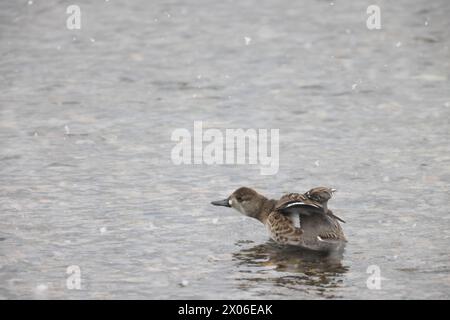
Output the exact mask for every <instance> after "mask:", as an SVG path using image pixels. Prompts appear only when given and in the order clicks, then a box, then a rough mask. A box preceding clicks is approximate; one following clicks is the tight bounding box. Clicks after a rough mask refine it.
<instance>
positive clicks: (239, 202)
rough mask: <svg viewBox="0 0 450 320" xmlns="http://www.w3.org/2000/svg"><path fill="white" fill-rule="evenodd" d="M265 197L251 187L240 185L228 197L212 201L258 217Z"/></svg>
mask: <svg viewBox="0 0 450 320" xmlns="http://www.w3.org/2000/svg"><path fill="white" fill-rule="evenodd" d="M266 200H267V199H266V198H265V197H264V196H262V195H260V194H259V193H258V192H256V191H255V190H253V189H250V188H247V187H242V188H239V189H237V190H236V191H234V192H233V193H232V194H231V195H230V196H229V197H228V198H226V199H224V200H219V201H213V202H211V204H213V205H215V206H224V207H229V208H233V209H235V210H237V211H239V212H240V213H242V214H243V215H246V216H248V217H253V218H258V216H259V214H260V213H261V210H262V207H263V206H264V203H265V201H266Z"/></svg>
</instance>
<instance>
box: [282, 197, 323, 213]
mask: <svg viewBox="0 0 450 320" xmlns="http://www.w3.org/2000/svg"><path fill="white" fill-rule="evenodd" d="M275 210H277V211H279V212H281V213H284V214H300V215H310V214H313V213H320V212H322V213H323V206H322V205H321V204H320V203H318V202H316V201H314V200H311V199H309V198H308V197H306V196H305V195H303V194H301V193H289V194H286V195H284V196H282V197H281V198H280V200H278V202H277V203H276V205H275Z"/></svg>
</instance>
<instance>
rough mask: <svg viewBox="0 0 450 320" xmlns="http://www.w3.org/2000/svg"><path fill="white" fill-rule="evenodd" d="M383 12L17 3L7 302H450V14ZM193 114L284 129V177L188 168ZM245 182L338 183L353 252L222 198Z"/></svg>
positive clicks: (434, 6) (10, 57) (6, 196)
mask: <svg viewBox="0 0 450 320" xmlns="http://www.w3.org/2000/svg"><path fill="white" fill-rule="evenodd" d="M376 2H377V4H379V5H380V7H381V10H382V11H381V13H382V29H381V30H373V31H370V30H368V29H367V28H366V18H367V15H366V8H367V6H368V5H370V4H373V3H372V1H370V2H367V1H353V2H350V1H334V2H333V3H330V2H328V1H319V0H307V1H296V2H293V1H288V0H283V1H276V2H275V1H266V0H263V1H256V0H244V1H242V0H239V1H231V0H226V1H210V0H194V1H189V2H188V1H180V0H171V1H156V0H155V1H143V0H141V1H115V0H110V1H95V2H93V1H77V3H78V4H79V5H80V8H81V11H82V28H81V30H68V29H67V28H66V18H67V14H66V8H67V6H68V5H70V4H73V3H72V2H68V1H56V0H51V1H38V0H34V1H32V2H31V1H30V2H28V1H18V0H17V1H2V2H1V3H0V56H1V60H0V88H1V93H0V150H1V153H0V183H1V188H0V215H1V216H0V217H1V219H0V298H3V299H21V298H27V299H41V298H57V299H80V298H87V299H112V298H123V299H132V298H138V299H142V298H146V299H165V298H167V299H175V298H181V299H187V298H192V299H196V298H200V299H206V298H209V299H229V298H233V299H255V298H258V299H305V298H309V299H318V298H319V299H321V298H326V299H329V298H336V299H361V298H367V299H381V298H386V299H419V298H422V299H423V298H424V299H431V298H437V299H448V298H449V297H450V252H449V243H450V231H449V229H450V228H449V226H450V215H449V209H448V204H449V200H450V197H449V194H450V193H449V185H450V154H449V139H450V126H449V125H450V123H449V119H450V90H449V89H450V81H449V76H450V54H449V44H450V20H449V18H448V17H449V14H450V2H448V1H446V0H440V1H433V2H430V1H424V0H414V1H406V0H402V1H376ZM246 38H247V39H246ZM249 39H250V40H249ZM194 121H203V124H204V126H205V127H208V128H218V129H221V130H225V129H226V128H267V129H271V128H278V129H280V169H279V172H278V174H276V175H273V176H263V175H260V170H259V168H258V167H257V166H248V165H209V166H208V165H191V166H188V165H181V166H176V165H174V164H173V163H172V160H171V150H172V148H173V147H174V142H173V141H171V140H170V137H171V133H172V132H173V130H175V129H176V128H187V129H189V130H192V129H193V123H194ZM243 185H245V186H249V187H253V188H255V189H256V190H258V191H259V192H261V193H263V194H265V195H267V196H268V197H274V198H275V197H279V196H281V195H282V194H283V193H284V192H288V191H291V192H294V191H306V190H307V189H309V188H310V187H313V186H318V185H326V186H332V187H334V188H336V189H338V192H337V194H336V196H335V198H334V199H333V200H332V201H331V202H330V207H331V208H332V209H333V210H334V212H335V213H336V214H337V215H339V216H341V217H342V218H343V219H344V220H346V221H347V223H346V224H345V225H344V226H343V227H344V231H345V233H346V236H347V238H348V239H349V243H348V245H347V247H346V249H345V252H344V253H343V255H342V256H328V257H323V256H320V255H314V254H310V253H304V252H299V251H298V250H296V249H293V248H280V247H279V246H277V245H275V244H273V243H272V242H271V241H269V240H268V236H267V234H266V232H265V229H264V227H263V226H262V225H261V224H259V222H257V221H254V220H251V219H249V218H245V217H243V216H241V215H239V213H237V212H234V211H232V210H229V209H227V208H218V207H213V206H211V205H210V204H209V202H210V201H211V200H218V199H222V198H224V197H226V196H228V194H229V193H231V192H232V191H233V190H234V189H236V188H237V187H240V186H243ZM71 265H76V266H79V267H80V269H81V279H82V282H81V290H69V289H68V288H67V287H66V279H67V277H68V275H67V274H66V269H67V267H68V266H71ZM371 265H376V266H378V267H379V268H380V270H381V277H382V282H381V289H380V290H370V289H368V288H367V286H366V281H367V278H368V276H369V274H367V273H366V271H367V268H368V267H369V266H371Z"/></svg>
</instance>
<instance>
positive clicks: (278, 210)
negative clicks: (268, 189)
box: [211, 187, 347, 251]
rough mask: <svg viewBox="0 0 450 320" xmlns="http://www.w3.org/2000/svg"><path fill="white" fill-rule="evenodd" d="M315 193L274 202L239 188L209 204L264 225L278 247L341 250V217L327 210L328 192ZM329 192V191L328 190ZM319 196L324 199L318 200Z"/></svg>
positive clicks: (295, 194)
mask: <svg viewBox="0 0 450 320" xmlns="http://www.w3.org/2000/svg"><path fill="white" fill-rule="evenodd" d="M311 191H312V192H311ZM316 191H317V192H318V193H316V192H315V191H314V189H311V190H310V192H309V193H308V192H306V193H305V194H302V193H289V194H286V195H283V196H282V197H281V198H280V199H278V200H275V199H269V198H267V197H265V196H263V195H262V194H260V193H258V192H256V191H255V190H253V189H251V188H248V187H241V188H238V189H237V190H235V191H234V192H233V193H232V194H231V195H230V196H229V197H228V198H226V199H224V200H219V201H212V202H211V204H212V205H214V206H224V207H229V208H233V209H235V210H237V211H238V212H240V213H241V214H243V215H245V216H247V217H251V218H254V219H256V220H258V221H260V222H261V223H263V224H264V225H265V226H266V229H267V231H268V233H269V236H270V238H271V239H272V240H273V241H275V242H276V243H278V244H283V245H291V246H298V247H301V248H304V249H308V250H313V251H332V250H339V249H342V248H343V247H344V246H345V243H346V242H347V239H346V237H345V235H344V232H343V230H342V227H341V225H340V224H339V219H340V218H339V219H338V218H337V217H336V216H334V214H333V213H332V212H331V210H329V209H328V207H327V201H328V200H329V199H326V200H324V199H325V198H327V197H328V195H326V194H325V192H328V191H324V190H323V189H317V190H316ZM329 191H330V192H331V189H330V190H329ZM320 192H324V193H323V194H322V193H320ZM332 193H333V192H331V193H330V195H332ZM318 195H322V196H324V195H325V197H324V198H323V199H321V198H319V197H318ZM330 198H331V196H330ZM322 200H324V201H325V202H324V201H322Z"/></svg>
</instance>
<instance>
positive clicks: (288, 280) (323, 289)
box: [233, 240, 349, 298]
mask: <svg viewBox="0 0 450 320" xmlns="http://www.w3.org/2000/svg"><path fill="white" fill-rule="evenodd" d="M246 243H247V244H248V242H244V243H242V242H238V243H236V245H237V246H244V245H246ZM342 258H343V250H341V251H334V252H328V253H325V252H317V251H311V250H305V249H302V248H299V247H296V246H286V245H280V244H277V243H276V242H274V241H272V240H269V241H268V242H266V243H264V244H259V245H256V246H253V247H250V248H249V247H246V248H244V249H242V250H240V251H239V252H236V253H234V254H233V259H234V260H235V261H236V262H237V266H238V268H239V279H237V280H239V287H240V288H241V289H250V288H251V287H253V286H257V285H258V286H260V285H261V284H262V283H266V284H268V285H271V286H275V287H283V288H289V289H291V290H292V289H298V290H300V291H310V290H311V289H314V291H315V294H317V295H319V296H322V297H324V296H325V297H334V296H333V295H332V292H327V291H330V290H332V289H333V288H338V287H340V286H341V285H342V282H343V278H344V276H345V273H346V272H347V271H348V270H349V268H348V267H347V266H343V265H342ZM243 275H245V276H243ZM280 294H282V293H281V292H280ZM290 298H295V297H290Z"/></svg>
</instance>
